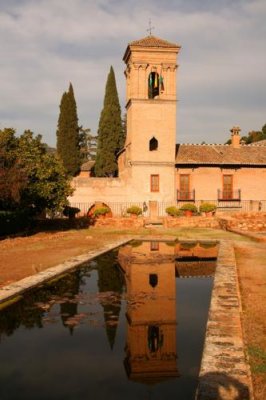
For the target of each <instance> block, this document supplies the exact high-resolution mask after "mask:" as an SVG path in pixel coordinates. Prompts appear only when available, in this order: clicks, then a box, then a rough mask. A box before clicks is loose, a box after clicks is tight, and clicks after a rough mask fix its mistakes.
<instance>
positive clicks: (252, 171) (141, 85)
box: [70, 35, 266, 217]
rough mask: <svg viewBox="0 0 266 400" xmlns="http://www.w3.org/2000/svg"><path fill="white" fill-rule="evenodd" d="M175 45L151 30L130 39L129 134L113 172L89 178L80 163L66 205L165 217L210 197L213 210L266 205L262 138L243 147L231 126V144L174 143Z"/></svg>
mask: <svg viewBox="0 0 266 400" xmlns="http://www.w3.org/2000/svg"><path fill="white" fill-rule="evenodd" d="M179 51H180V46H179V45H178V44H175V43H170V42H168V41H166V40H163V39H160V38H157V37H155V36H152V35H149V36H147V37H145V38H143V39H140V40H135V41H133V42H131V43H129V44H128V46H127V48H126V51H125V54H124V57H123V60H124V62H125V64H126V69H125V77H126V113H127V135H126V141H125V146H124V148H123V149H122V150H121V151H120V153H119V155H118V167H119V174H118V177H115V178H95V177H91V176H90V169H91V163H86V166H87V168H86V167H85V165H84V166H83V168H82V171H81V173H80V175H79V176H77V177H76V178H74V179H73V186H74V188H75V191H74V194H73V195H72V197H71V198H70V203H71V205H72V206H75V207H78V208H80V209H81V212H82V213H87V212H88V211H89V209H90V208H91V207H92V206H93V205H94V204H106V205H108V206H109V207H110V209H111V211H112V213H113V214H114V215H122V214H124V213H125V210H126V208H127V207H128V206H130V205H133V204H134V205H139V206H140V207H141V208H143V211H144V212H145V215H149V216H151V217H153V216H158V215H164V213H165V208H166V207H167V206H169V205H177V206H178V205H180V206H181V205H182V204H183V203H184V202H193V203H196V204H197V203H200V202H203V201H209V202H214V203H215V204H216V205H217V206H218V208H220V209H221V210H223V209H239V210H241V209H242V208H243V207H244V208H245V211H249V210H250V209H253V210H266V185H265V182H266V147H265V143H261V144H260V142H258V143H257V145H243V144H241V143H240V135H239V132H240V128H238V127H233V128H232V130H231V132H232V144H231V145H217V144H215V145H213V144H209V145H195V144H176V137H177V136H176V118H177V87H178V84H177V81H176V78H177V68H178V64H177V57H178V53H179Z"/></svg>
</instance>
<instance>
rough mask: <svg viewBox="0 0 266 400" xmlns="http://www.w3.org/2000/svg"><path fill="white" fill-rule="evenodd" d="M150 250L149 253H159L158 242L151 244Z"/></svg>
mask: <svg viewBox="0 0 266 400" xmlns="http://www.w3.org/2000/svg"><path fill="white" fill-rule="evenodd" d="M150 249H151V251H159V242H151V243H150Z"/></svg>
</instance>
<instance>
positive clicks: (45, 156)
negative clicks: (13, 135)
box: [17, 130, 72, 213]
mask: <svg viewBox="0 0 266 400" xmlns="http://www.w3.org/2000/svg"><path fill="white" fill-rule="evenodd" d="M17 155H18V159H19V162H20V164H21V165H22V166H23V168H24V170H25V171H26V173H27V180H28V182H27V186H26V187H25V188H24V189H23V190H22V192H21V200H20V203H21V205H22V207H25V208H31V210H32V211H33V212H35V213H39V212H41V211H42V210H44V209H48V210H50V211H52V212H53V211H56V210H60V209H62V208H63V207H64V206H65V205H66V204H67V203H68V201H67V197H68V196H69V195H70V194H71V193H72V189H71V186H70V182H69V179H68V178H67V177H66V173H65V169H64V167H63V164H62V161H61V160H60V159H59V157H58V156H57V155H55V154H53V153H47V150H46V146H45V145H44V143H42V141H41V136H40V135H37V136H36V137H34V136H33V133H32V132H31V131H29V130H28V131H25V132H24V134H23V135H21V136H20V138H19V139H18V147H17Z"/></svg>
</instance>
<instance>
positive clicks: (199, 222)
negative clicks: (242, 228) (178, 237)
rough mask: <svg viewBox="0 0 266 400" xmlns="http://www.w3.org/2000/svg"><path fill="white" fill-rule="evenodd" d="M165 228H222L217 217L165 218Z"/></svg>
mask: <svg viewBox="0 0 266 400" xmlns="http://www.w3.org/2000/svg"><path fill="white" fill-rule="evenodd" d="M163 225H164V227H165V228H177V227H181V226H191V227H193V228H214V229H218V228H220V222H219V218H217V217H202V216H196V217H176V218H175V217H165V218H164V219H163Z"/></svg>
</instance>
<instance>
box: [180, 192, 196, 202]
mask: <svg viewBox="0 0 266 400" xmlns="http://www.w3.org/2000/svg"><path fill="white" fill-rule="evenodd" d="M176 199H177V201H195V190H192V191H191V192H188V191H184V190H177V196H176Z"/></svg>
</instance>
